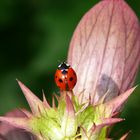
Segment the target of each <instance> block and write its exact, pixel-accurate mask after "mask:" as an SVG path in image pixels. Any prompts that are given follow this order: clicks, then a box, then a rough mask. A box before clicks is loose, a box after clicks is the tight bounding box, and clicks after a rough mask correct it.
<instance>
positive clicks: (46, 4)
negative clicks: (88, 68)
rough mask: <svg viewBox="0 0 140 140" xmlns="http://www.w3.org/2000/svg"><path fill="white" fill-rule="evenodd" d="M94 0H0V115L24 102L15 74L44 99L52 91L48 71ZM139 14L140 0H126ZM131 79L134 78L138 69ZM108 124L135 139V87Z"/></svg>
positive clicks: (139, 116)
mask: <svg viewBox="0 0 140 140" xmlns="http://www.w3.org/2000/svg"><path fill="white" fill-rule="evenodd" d="M97 2H98V1H97V0H69V1H66V0H4V1H3V0H1V1H0V115H3V114H4V113H6V112H7V111H10V110H12V109H14V108H23V107H24V108H28V105H27V102H26V100H25V98H24V96H23V94H22V92H21V90H20V88H19V87H18V85H17V82H16V80H15V79H16V78H18V79H19V80H21V81H22V82H23V83H24V84H26V85H27V86H28V87H30V89H31V90H32V91H33V92H34V93H36V95H37V96H39V97H40V98H42V97H41V96H42V89H44V91H45V93H46V96H47V98H48V100H49V101H50V98H51V94H52V93H53V92H58V89H57V88H56V86H55V83H54V78H53V75H54V73H55V69H56V67H57V65H58V64H59V61H65V60H66V57H67V50H68V46H69V42H70V40H71V37H72V34H73V32H74V29H75V27H76V26H77V24H78V22H79V20H80V19H81V17H82V16H83V14H84V13H85V12H86V11H88V10H89V9H90V8H91V7H92V6H93V5H94V4H95V3H97ZM127 2H128V3H129V5H131V7H132V8H133V9H134V11H135V12H136V14H137V16H138V17H140V2H139V1H138V0H128V1H127ZM136 83H140V74H139V76H138V77H137V81H136ZM122 117H123V118H125V119H126V121H124V122H123V123H120V124H118V125H117V126H116V127H115V128H114V133H113V135H115V136H116V137H117V136H119V135H120V134H123V133H124V132H127V131H129V130H131V131H132V133H131V136H130V140H139V139H140V88H139V87H138V88H137V90H136V91H135V93H134V94H133V95H132V96H131V97H130V98H129V101H128V103H127V104H126V106H125V108H124V110H123V113H122Z"/></svg>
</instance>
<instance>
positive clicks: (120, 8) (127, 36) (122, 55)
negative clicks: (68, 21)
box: [68, 0, 140, 103]
mask: <svg viewBox="0 0 140 140" xmlns="http://www.w3.org/2000/svg"><path fill="white" fill-rule="evenodd" d="M139 36H140V26H139V21H138V19H137V17H136V16H135V14H134V12H133V11H132V9H131V8H130V7H129V6H128V5H127V4H126V2H125V1H124V0H103V1H101V2H99V3H98V4H97V5H96V6H94V7H93V8H92V9H91V10H89V11H88V12H87V13H86V14H85V15H84V17H83V18H82V20H81V21H80V23H79V25H78V27H77V28H76V30H75V32H74V35H73V38H72V40H71V43H70V48H69V53H68V62H69V63H70V64H71V65H72V66H73V67H74V69H75V71H76V73H77V77H78V82H77V85H76V87H75V89H74V91H75V94H76V95H78V93H80V92H83V94H84V98H82V102H85V101H86V100H88V99H89V98H91V102H92V103H96V102H97V101H99V99H100V98H101V97H102V96H103V95H104V94H105V93H107V95H106V99H105V100H106V101H107V100H110V99H112V98H114V97H115V96H118V95H119V94H121V93H123V92H125V91H126V90H127V89H129V88H131V87H132V85H133V83H134V80H135V77H136V73H137V70H138V66H139V62H140V55H139V54H140V39H139ZM80 100H81V99H80Z"/></svg>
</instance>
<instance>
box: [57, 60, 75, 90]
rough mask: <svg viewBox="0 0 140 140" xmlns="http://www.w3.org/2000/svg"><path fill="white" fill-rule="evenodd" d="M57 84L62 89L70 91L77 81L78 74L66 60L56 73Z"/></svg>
mask: <svg viewBox="0 0 140 140" xmlns="http://www.w3.org/2000/svg"><path fill="white" fill-rule="evenodd" d="M55 82H56V85H57V86H58V87H59V88H60V90H62V91H70V90H72V89H73V88H74V86H75V84H76V82H77V76H76V73H75V71H74V70H73V68H72V67H71V66H70V65H69V64H67V63H66V62H62V63H61V64H60V65H59V66H58V68H57V70H56V73H55Z"/></svg>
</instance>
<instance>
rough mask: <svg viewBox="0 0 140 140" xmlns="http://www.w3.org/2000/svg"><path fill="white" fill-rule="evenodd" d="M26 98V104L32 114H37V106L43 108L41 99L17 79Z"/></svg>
mask: <svg viewBox="0 0 140 140" xmlns="http://www.w3.org/2000/svg"><path fill="white" fill-rule="evenodd" d="M17 82H18V84H19V86H20V88H21V90H22V92H23V94H24V96H25V98H26V100H27V101H28V104H29V106H30V108H31V110H32V112H33V114H38V113H39V112H38V107H39V108H44V107H43V103H42V101H41V100H40V99H39V98H38V97H37V96H35V95H34V94H33V93H32V92H31V91H30V90H29V89H28V88H27V87H26V86H25V85H24V84H23V83H22V82H20V81H19V80H17Z"/></svg>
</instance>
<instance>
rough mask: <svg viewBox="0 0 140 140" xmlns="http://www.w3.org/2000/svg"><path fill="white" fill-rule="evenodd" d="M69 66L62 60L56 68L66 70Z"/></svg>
mask: <svg viewBox="0 0 140 140" xmlns="http://www.w3.org/2000/svg"><path fill="white" fill-rule="evenodd" d="M69 67H70V65H69V64H68V63H66V62H62V63H61V64H60V65H59V66H58V69H59V70H66V69H68V68H69Z"/></svg>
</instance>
